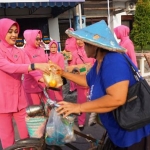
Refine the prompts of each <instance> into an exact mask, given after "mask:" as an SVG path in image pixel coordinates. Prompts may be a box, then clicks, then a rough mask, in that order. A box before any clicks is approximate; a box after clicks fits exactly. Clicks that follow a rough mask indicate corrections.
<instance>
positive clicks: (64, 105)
mask: <svg viewBox="0 0 150 150" xmlns="http://www.w3.org/2000/svg"><path fill="white" fill-rule="evenodd" d="M58 104H59V105H60V106H59V107H58V109H57V112H58V114H62V115H63V117H64V118H65V117H67V116H68V115H70V114H80V113H81V104H77V103H69V102H65V101H62V102H59V103H58Z"/></svg>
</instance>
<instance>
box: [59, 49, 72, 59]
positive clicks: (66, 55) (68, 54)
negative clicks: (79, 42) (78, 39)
mask: <svg viewBox="0 0 150 150" xmlns="http://www.w3.org/2000/svg"><path fill="white" fill-rule="evenodd" d="M61 53H62V54H63V56H64V59H65V60H72V54H71V52H68V51H66V50H63V51H62V52H61Z"/></svg>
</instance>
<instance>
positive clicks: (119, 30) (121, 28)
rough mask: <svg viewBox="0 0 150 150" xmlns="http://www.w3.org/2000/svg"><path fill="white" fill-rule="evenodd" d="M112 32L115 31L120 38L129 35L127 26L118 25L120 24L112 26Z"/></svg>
mask: <svg viewBox="0 0 150 150" xmlns="http://www.w3.org/2000/svg"><path fill="white" fill-rule="evenodd" d="M114 32H115V34H116V36H117V38H118V39H121V40H122V39H123V38H124V37H128V36H129V33H130V29H129V27H127V26H125V25H120V26H118V27H116V28H114Z"/></svg>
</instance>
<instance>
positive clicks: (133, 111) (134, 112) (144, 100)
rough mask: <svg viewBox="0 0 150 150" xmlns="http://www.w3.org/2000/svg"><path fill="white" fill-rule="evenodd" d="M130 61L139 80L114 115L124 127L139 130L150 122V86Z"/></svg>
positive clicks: (130, 88)
mask: <svg viewBox="0 0 150 150" xmlns="http://www.w3.org/2000/svg"><path fill="white" fill-rule="evenodd" d="M123 56H124V57H125V58H126V60H127V61H128V63H129V65H130V67H131V69H132V71H133V74H134V77H135V79H136V80H137V82H136V83H135V84H134V85H133V86H131V87H129V89H128V94H127V100H126V103H125V104H124V105H122V106H120V107H118V108H117V109H115V110H114V111H113V115H114V117H115V119H116V121H117V122H118V124H119V125H120V127H122V128H123V129H125V130H127V131H133V130H137V129H139V128H142V127H144V126H145V125H147V124H149V123H150V108H149V106H150V86H149V85H148V83H147V81H146V80H145V79H143V78H142V77H141V75H140V74H139V73H138V69H137V68H136V67H135V65H134V64H133V63H132V62H131V60H130V59H129V58H128V57H127V56H126V55H124V54H123Z"/></svg>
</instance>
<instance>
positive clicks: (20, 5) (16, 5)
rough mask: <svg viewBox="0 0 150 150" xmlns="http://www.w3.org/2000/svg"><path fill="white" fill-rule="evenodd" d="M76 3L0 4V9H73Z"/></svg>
mask: <svg viewBox="0 0 150 150" xmlns="http://www.w3.org/2000/svg"><path fill="white" fill-rule="evenodd" d="M77 4H78V2H27V3H22V2H19V3H0V8H32V7H35V8H39V7H62V6H64V7H69V6H70V7H75V6H76V5H77Z"/></svg>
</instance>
